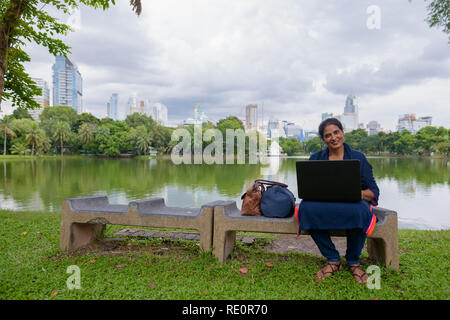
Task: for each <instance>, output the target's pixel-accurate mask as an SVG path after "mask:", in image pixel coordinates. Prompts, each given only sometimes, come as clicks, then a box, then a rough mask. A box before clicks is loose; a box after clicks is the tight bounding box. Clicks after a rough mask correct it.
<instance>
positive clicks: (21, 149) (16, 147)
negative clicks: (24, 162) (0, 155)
mask: <svg viewBox="0 0 450 320" xmlns="http://www.w3.org/2000/svg"><path fill="white" fill-rule="evenodd" d="M27 152H30V149H28V148H27V146H26V145H25V144H24V143H23V142H20V141H19V142H16V143H14V144H13V146H12V147H11V154H19V155H20V154H23V155H25V154H26V153H27Z"/></svg>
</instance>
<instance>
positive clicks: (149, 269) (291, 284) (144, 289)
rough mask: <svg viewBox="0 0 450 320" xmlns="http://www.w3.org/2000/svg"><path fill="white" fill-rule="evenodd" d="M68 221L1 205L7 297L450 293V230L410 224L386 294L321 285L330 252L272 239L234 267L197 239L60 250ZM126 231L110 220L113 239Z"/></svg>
mask: <svg viewBox="0 0 450 320" xmlns="http://www.w3.org/2000/svg"><path fill="white" fill-rule="evenodd" d="M60 222H61V219H60V214H59V213H48V212H21V213H19V212H10V211H7V210H3V211H0V230H1V234H0V300H6V299H33V300H36V299H125V300H128V299H140V300H141V299H149V300H154V299H164V300H172V299H177V300H178V299H181V300H184V299H187V300H203V299H209V300H218V299H220V300H228V299H237V300H241V299H242V300H255V299H256V300H264V299H275V300H290V299H295V300H298V299H320V300H322V299H327V300H333V299H345V300H347V299H361V300H369V299H378V300H384V299H388V300H391V299H396V300H397V299H429V300H435V299H438V300H448V299H449V298H450V293H449V273H448V272H447V271H446V270H447V268H448V263H449V261H450V259H449V253H450V250H449V249H450V242H449V238H450V230H442V231H419V230H400V232H399V241H400V243H399V245H400V271H388V270H386V269H385V268H384V267H383V266H380V269H381V278H380V287H381V288H380V289H379V290H377V289H369V288H368V287H367V286H365V285H361V284H358V283H356V282H355V281H354V280H353V278H352V276H351V274H350V273H349V272H348V271H346V270H345V269H344V270H345V271H344V272H339V273H337V274H336V275H335V276H333V277H331V278H327V279H325V280H324V281H323V282H321V283H318V282H316V281H315V280H314V275H315V273H316V272H317V271H318V270H319V269H320V268H321V267H322V266H323V265H324V261H325V260H324V259H323V258H322V257H319V256H315V255H309V254H300V253H281V254H280V253H278V254H276V253H267V252H264V251H263V250H262V249H261V248H260V247H259V246H258V243H259V245H261V243H265V242H267V239H266V241H262V242H258V241H257V242H256V243H257V244H256V245H253V246H245V245H240V244H239V245H238V247H237V248H236V249H235V251H234V252H233V254H232V256H231V259H230V260H229V261H228V262H227V263H224V264H220V263H218V262H217V261H216V260H215V259H214V258H213V257H212V255H211V253H210V252H202V251H201V250H200V249H199V247H198V245H197V242H194V241H180V242H169V241H164V240H161V239H146V238H145V239H143V238H135V237H134V238H132V237H129V238H126V239H125V241H113V242H108V244H106V245H105V243H96V244H94V245H92V246H90V247H88V248H84V249H81V250H79V251H77V252H75V253H72V254H68V253H66V252H62V251H61V250H60V249H59V227H60ZM121 228H122V227H120V226H108V228H107V230H106V233H105V237H107V238H112V237H114V232H116V231H118V230H119V229H121ZM112 244H114V245H115V246H117V247H112ZM361 263H362V265H363V268H364V269H367V267H368V266H369V265H371V264H372V263H371V262H370V261H369V260H368V257H367V254H363V257H362V259H361ZM69 266H76V267H75V268H78V270H79V271H80V285H81V288H80V289H76V288H74V289H69V288H68V285H67V281H68V279H69V280H71V279H73V277H72V276H74V275H75V274H74V273H67V271H68V267H69ZM72 272H73V271H72ZM71 277H72V278H71ZM75 283H76V282H74V281H69V284H72V285H73V284H75Z"/></svg>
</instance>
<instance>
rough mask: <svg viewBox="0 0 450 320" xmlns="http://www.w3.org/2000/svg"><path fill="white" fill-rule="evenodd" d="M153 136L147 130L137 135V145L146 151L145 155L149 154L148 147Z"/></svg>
mask: <svg viewBox="0 0 450 320" xmlns="http://www.w3.org/2000/svg"><path fill="white" fill-rule="evenodd" d="M151 141H152V139H151V136H150V133H148V132H145V133H141V134H139V135H138V137H137V141H136V145H137V147H138V149H139V150H141V151H144V155H147V149H148V147H149V146H150V144H151Z"/></svg>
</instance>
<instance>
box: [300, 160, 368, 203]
mask: <svg viewBox="0 0 450 320" xmlns="http://www.w3.org/2000/svg"><path fill="white" fill-rule="evenodd" d="M296 169H297V185H298V197H299V198H300V199H303V200H308V201H333V202H356V201H360V200H361V172H360V162H359V160H307V161H297V163H296Z"/></svg>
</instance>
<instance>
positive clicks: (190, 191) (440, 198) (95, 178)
mask: <svg viewBox="0 0 450 320" xmlns="http://www.w3.org/2000/svg"><path fill="white" fill-rule="evenodd" d="M299 159H304V158H302V157H286V158H275V157H273V158H269V160H268V161H269V164H266V165H262V164H256V165H255V164H239V165H238V164H234V165H207V164H202V165H195V164H192V165H183V164H182V165H175V164H173V163H172V161H171V160H170V158H169V159H160V158H158V159H157V158H146V159H142V158H140V159H101V158H95V157H75V158H74V157H71V158H65V159H61V158H60V157H55V158H40V159H23V160H21V159H8V160H0V209H13V210H27V211H28V210H39V211H49V212H58V211H60V210H61V206H62V201H63V199H66V198H74V197H83V196H92V195H107V196H108V197H109V200H110V202H111V203H113V204H119V203H120V204H127V203H128V202H130V201H132V200H142V199H146V198H151V197H164V198H165V199H166V204H167V205H169V206H179V207H200V206H201V205H202V204H204V203H207V202H210V201H214V200H235V201H236V202H237V205H238V207H239V208H240V207H241V202H242V201H241V200H240V197H241V195H242V194H243V193H244V192H245V190H246V189H247V187H248V186H249V185H250V184H251V183H252V182H253V181H254V180H255V179H260V178H261V179H269V180H276V181H280V182H284V183H286V184H288V185H289V189H290V190H291V191H292V193H294V195H295V196H297V182H296V173H295V161H297V160H299ZM368 159H369V162H370V163H371V164H372V166H373V170H374V176H375V179H376V181H377V183H378V186H379V188H380V200H379V206H380V207H384V208H389V209H392V210H395V211H397V212H398V217H399V228H402V229H430V230H437V229H450V214H449V211H448V210H449V205H450V201H449V200H450V164H449V160H448V159H430V158H385V157H369V158H368Z"/></svg>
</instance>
